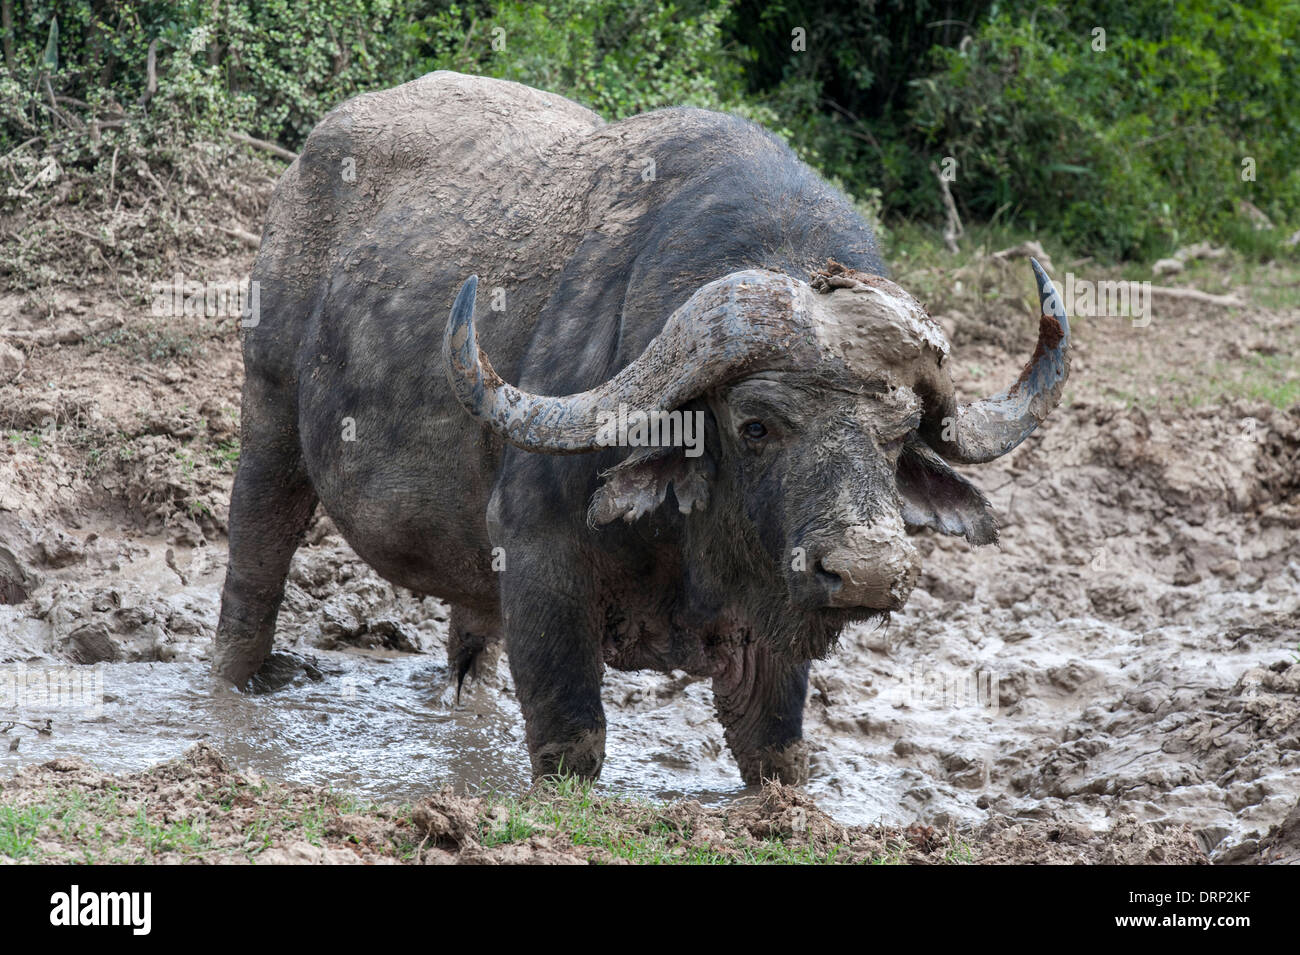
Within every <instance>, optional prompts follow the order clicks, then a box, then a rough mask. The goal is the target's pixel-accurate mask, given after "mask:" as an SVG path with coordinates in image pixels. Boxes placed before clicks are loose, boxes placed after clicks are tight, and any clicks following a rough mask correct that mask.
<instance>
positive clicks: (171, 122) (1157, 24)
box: [0, 0, 1300, 257]
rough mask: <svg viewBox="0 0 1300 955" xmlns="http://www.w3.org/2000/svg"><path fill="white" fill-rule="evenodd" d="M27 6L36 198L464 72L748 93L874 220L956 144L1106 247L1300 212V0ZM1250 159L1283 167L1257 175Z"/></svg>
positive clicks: (999, 216)
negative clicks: (366, 94)
mask: <svg viewBox="0 0 1300 955" xmlns="http://www.w3.org/2000/svg"><path fill="white" fill-rule="evenodd" d="M0 3H3V0H0ZM4 5H7V6H10V7H11V8H12V10H13V12H14V30H13V33H12V36H9V37H6V38H4V39H5V41H6V42H5V44H4V61H5V68H4V69H3V70H0V157H3V158H0V176H3V177H7V178H8V179H9V181H10V182H11V183H14V184H15V186H14V189H13V190H11V191H10V192H9V193H8V194H7V195H6V196H4V197H0V208H5V207H12V206H13V205H14V204H21V203H25V202H28V201H29V200H30V198H31V195H30V194H29V193H30V192H31V191H30V190H28V191H24V189H23V188H22V187H23V186H24V184H26V183H30V182H32V181H33V177H37V176H40V175H42V174H43V172H42V170H45V169H47V168H48V166H49V163H50V162H51V161H56V162H57V163H58V164H59V167H60V168H61V169H62V170H64V171H79V173H80V175H81V177H80V179H77V178H76V177H71V178H70V179H67V180H65V182H67V183H71V182H73V181H74V180H75V181H76V183H77V185H75V186H65V192H66V191H67V189H68V188H72V194H71V196H70V197H69V196H67V195H65V196H63V197H62V198H61V199H60V201H69V199H70V201H79V199H80V197H81V196H82V195H83V193H84V195H85V196H86V197H88V198H89V197H92V196H93V194H94V186H95V184H96V183H102V182H104V181H106V180H112V178H113V177H114V176H115V175H121V170H123V169H135V168H137V166H138V164H139V163H141V162H142V163H144V164H145V165H146V166H147V167H148V169H150V170H152V171H153V173H155V174H157V175H158V176H159V177H165V174H166V173H167V172H168V171H169V170H172V169H186V168H188V167H187V165H186V164H187V162H188V157H189V156H191V155H192V154H193V153H192V149H191V148H190V147H191V145H192V144H194V143H200V142H216V141H220V140H222V139H223V138H224V131H225V130H226V129H229V128H235V129H239V130H242V131H244V132H247V133H250V134H252V135H254V136H257V137H260V138H263V139H268V140H273V141H275V142H277V143H279V144H281V145H283V146H285V147H287V148H289V149H296V148H298V147H299V146H300V145H301V143H302V140H303V138H304V137H305V136H306V134H307V133H308V131H309V130H310V129H311V128H312V126H313V125H314V124H315V123H316V122H317V121H318V120H319V119H320V117H321V116H322V115H323V114H324V113H325V112H327V111H328V110H329V109H330V108H331V107H333V106H334V105H336V104H337V103H339V102H341V101H342V100H344V99H346V98H348V97H350V96H352V95H355V94H356V93H359V92H363V91H366V90H372V89H379V88H383V87H387V86H392V85H395V84H398V83H401V82H404V81H406V80H409V79H412V78H413V77H415V76H418V75H420V74H421V73H424V72H426V71H428V70H432V69H455V70H460V71H463V72H469V73H479V74H484V75H490V76H496V77H502V78H506V79H511V80H517V81H519V82H522V83H527V84H529V85H532V86H537V87H540V88H544V89H548V90H552V91H554V92H556V93H560V94H562V95H566V96H570V97H572V98H574V99H576V100H578V101H579V102H582V103H584V104H586V105H588V106H590V107H591V108H593V109H595V110H597V111H598V112H600V113H601V114H602V115H604V116H606V117H608V118H610V119H617V118H621V117H624V116H628V115H632V114H634V113H637V112H641V111H643V110H647V109H653V108H656V107H660V106H667V105H678V104H687V105H695V106H702V107H707V108H713V109H725V110H731V111H734V112H738V113H740V114H742V115H744V116H747V117H749V118H751V119H754V120H756V121H758V122H761V123H763V124H764V125H766V126H768V127H769V128H771V129H773V130H774V131H776V132H777V133H778V134H779V135H782V136H783V137H785V138H786V139H787V141H789V142H790V143H791V145H792V146H794V148H795V149H796V150H797V151H798V152H799V154H800V155H801V156H802V157H803V158H804V159H806V160H807V161H808V162H810V163H811V164H813V165H814V166H816V167H817V168H818V169H820V170H821V171H822V172H823V173H824V174H825V175H827V177H828V178H830V179H831V180H832V181H835V182H837V183H838V184H840V185H842V187H843V188H845V190H846V191H848V192H849V193H850V194H852V195H855V196H857V197H859V198H860V199H861V200H863V207H864V210H865V211H867V212H868V213H869V214H873V215H874V213H875V212H876V211H878V210H879V209H880V208H883V210H884V213H885V214H886V216H889V217H896V218H918V219H923V220H929V221H938V220H939V219H941V217H942V212H941V207H940V193H939V189H938V188H937V184H936V182H935V180H934V176H933V174H932V172H931V165H932V163H935V162H938V161H940V160H942V158H943V157H945V156H952V157H954V158H955V159H956V160H957V161H958V166H957V181H956V182H955V183H954V184H953V193H954V196H955V197H956V199H957V202H958V204H959V206H960V207H961V208H962V211H963V214H964V215H965V216H966V217H967V218H969V219H972V220H997V221H999V222H1001V223H1004V224H1008V225H1013V226H1015V227H1017V228H1020V229H1022V230H1043V231H1045V232H1049V233H1052V234H1053V235H1055V236H1057V237H1059V238H1060V239H1061V240H1062V241H1064V242H1066V243H1068V244H1069V245H1070V246H1071V247H1072V248H1074V249H1077V250H1079V251H1081V252H1088V253H1091V254H1094V255H1101V256H1106V257H1119V256H1150V255H1153V254H1157V253H1163V252H1166V251H1168V249H1169V248H1171V247H1173V246H1176V245H1177V244H1180V243H1182V242H1184V241H1189V240H1195V239H1200V238H1214V239H1218V240H1220V241H1227V242H1230V243H1232V244H1234V245H1236V246H1238V247H1240V248H1243V250H1245V249H1246V248H1247V247H1249V248H1250V249H1254V250H1256V251H1258V252H1259V254H1261V255H1262V254H1267V253H1266V252H1264V251H1259V250H1267V249H1275V248H1278V247H1279V243H1278V242H1276V241H1274V240H1275V239H1276V236H1266V237H1260V236H1255V235H1254V234H1253V230H1252V229H1251V228H1250V226H1249V224H1248V223H1247V222H1246V220H1245V219H1244V218H1243V216H1242V215H1241V212H1240V211H1239V210H1240V203H1241V202H1242V201H1245V202H1249V203H1251V204H1253V205H1254V206H1256V207H1258V208H1259V209H1261V210H1263V211H1264V212H1265V213H1266V214H1267V215H1268V216H1269V217H1270V218H1271V219H1272V220H1273V222H1275V223H1276V224H1277V225H1278V226H1279V227H1280V226H1289V227H1290V228H1291V229H1294V228H1295V227H1296V225H1298V224H1300V222H1298V221H1297V220H1300V164H1297V163H1296V162H1295V159H1294V157H1295V156H1296V155H1297V154H1300V113H1298V112H1297V110H1296V109H1295V104H1296V103H1297V102H1300V69H1297V66H1298V64H1297V62H1296V60H1297V57H1298V56H1300V2H1298V0H1249V2H1246V3H1231V2H1228V0H1185V2H1182V3H1179V4H1168V3H1165V2H1163V0H1135V2H1130V3H1120V2H1118V0H1084V2H1082V3H1074V4H1071V5H1069V6H1066V5H1064V4H1062V5H1054V4H1043V3H1039V2H1034V0H1013V2H1009V3H1008V2H993V0H943V2H931V0H918V2H916V3H913V4H894V3H891V4H885V3H875V2H872V3H866V4H863V3H861V2H860V0H812V2H808V0H804V2H796V0H673V2H670V3H665V4H660V3H658V2H654V0H622V2H620V0H544V2H524V0H465V2H461V3H450V2H445V0H444V2H439V0H317V2H312V3H301V2H296V0H295V2H290V0H178V2H153V0H12V2H11V3H4ZM56 20H57V30H56V28H55V23H56ZM1094 27H1102V28H1104V29H1105V30H1106V49H1105V50H1104V51H1101V50H1094V49H1093V48H1092V43H1093V35H1092V30H1093V28H1094ZM795 28H799V29H801V30H804V31H805V33H806V37H805V45H806V49H805V50H803V51H795V50H793V49H792V48H791V45H792V36H791V33H792V30H793V29H795ZM151 49H152V51H153V59H154V66H153V69H152V71H151V70H150V68H149V61H150V50H151ZM151 76H152V80H151ZM1247 157H1249V158H1250V159H1251V160H1253V162H1254V168H1255V176H1256V178H1255V181H1248V180H1243V178H1242V171H1243V170H1242V160H1243V159H1245V158H1247ZM78 190H81V191H78ZM14 192H17V193H19V195H17V196H15V195H14Z"/></svg>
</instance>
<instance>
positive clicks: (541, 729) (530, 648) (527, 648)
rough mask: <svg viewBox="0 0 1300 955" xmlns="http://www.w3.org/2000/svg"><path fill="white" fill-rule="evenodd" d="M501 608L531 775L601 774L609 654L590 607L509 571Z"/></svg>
mask: <svg viewBox="0 0 1300 955" xmlns="http://www.w3.org/2000/svg"><path fill="white" fill-rule="evenodd" d="M502 610H503V612H504V628H505V643H506V653H507V654H508V655H509V658H510V675H511V677H512V679H513V680H514V684H515V693H516V695H517V696H518V698H519V707H520V709H521V710H523V714H524V725H525V735H526V738H527V741H528V755H529V757H530V759H531V760H532V764H533V778H534V779H540V778H543V777H546V776H559V775H574V776H580V777H583V778H587V779H595V778H597V777H598V776H599V775H600V767H601V764H602V763H603V762H604V761H605V710H604V707H603V706H602V705H601V702H600V682H601V676H602V673H603V670H604V662H603V661H602V660H601V656H600V643H599V640H598V639H596V637H595V635H594V634H593V633H592V631H591V625H590V622H589V620H588V615H587V613H586V611H585V608H584V607H583V606H581V602H580V601H578V600H575V599H573V598H571V597H569V596H567V595H559V594H556V593H554V592H553V591H549V590H546V589H542V588H539V587H537V586H536V585H535V584H533V585H529V584H527V583H519V582H512V580H511V579H510V575H507V578H506V579H505V580H504V581H503V582H502Z"/></svg>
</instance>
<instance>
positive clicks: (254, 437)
mask: <svg viewBox="0 0 1300 955" xmlns="http://www.w3.org/2000/svg"><path fill="white" fill-rule="evenodd" d="M247 404H248V403H247V402H246V407H247ZM258 431H259V429H257V428H254V427H245V428H244V433H243V440H242V442H241V449H240V457H239V469H238V470H237V471H236V473H235V486H234V490H233V491H232V493H231V497H230V522H229V527H230V558H229V561H228V562H227V565H226V583H225V586H224V587H223V588H222V591H221V618H220V620H219V622H218V623H217V637H216V643H215V646H214V648H213V654H212V668H213V671H214V672H215V673H216V674H217V676H219V677H221V678H222V679H225V680H228V681H229V682H231V683H233V684H234V685H235V686H237V687H239V688H241V689H242V688H244V687H245V686H246V685H247V684H248V681H249V679H250V678H251V677H252V676H253V674H254V673H256V672H257V670H258V668H259V667H261V665H262V663H263V662H264V661H265V660H266V658H267V656H268V655H269V654H270V652H271V640H272V637H273V636H274V634H275V618H276V614H277V613H278V612H279V610H280V601H281V600H282V599H283V597H284V581H285V578H286V577H287V576H288V574H289V562H290V560H291V559H292V558H293V554H294V551H296V550H297V549H298V544H299V542H300V541H301V540H302V535H303V533H304V532H305V531H306V530H307V526H308V524H309V523H310V522H311V518H312V514H313V513H314V512H315V510H316V492H315V491H314V490H313V489H312V486H311V482H310V481H309V480H308V478H307V473H306V470H305V469H304V467H303V462H302V452H301V451H300V449H299V447H298V443H297V434H296V432H295V431H290V432H289V433H286V432H285V431H279V432H278V433H276V434H275V435H274V437H271V438H270V439H269V440H267V438H268V437H269V436H268V434H267V432H268V431H271V429H265V430H263V431H261V433H260V434H259V433H258Z"/></svg>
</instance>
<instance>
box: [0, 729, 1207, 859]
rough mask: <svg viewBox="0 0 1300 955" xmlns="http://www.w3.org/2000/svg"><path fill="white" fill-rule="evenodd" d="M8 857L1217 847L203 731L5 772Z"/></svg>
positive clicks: (1, 806) (1183, 839) (594, 855)
mask: <svg viewBox="0 0 1300 955" xmlns="http://www.w3.org/2000/svg"><path fill="white" fill-rule="evenodd" d="M0 812H3V813H4V814H5V817H6V830H7V831H6V833H5V838H4V839H3V840H0V861H13V862H40V863H59V862H154V863H217V864H226V863H250V862H251V863H257V864H284V863H292V864H320V865H349V864H391V863H413V864H423V865H501V864H545V865H557V864H558V865H570V864H577V865H581V864H593V863H594V864H610V863H657V864H662V863H688V864H689V863H710V864H717V863H727V862H737V863H756V862H757V863H763V862H770V863H792V862H796V863H797V862H804V863H807V862H821V863H826V862H830V863H836V864H862V863H875V864H879V863H886V864H920V865H936V864H937V865H942V864H962V863H972V862H1015V863H1080V862H1087V863H1176V864H1197V863H1203V862H1205V861H1206V860H1205V856H1204V854H1203V853H1202V852H1201V850H1200V848H1199V847H1198V845H1197V843H1196V840H1195V839H1194V837H1193V836H1192V835H1191V834H1190V833H1189V832H1187V831H1186V830H1185V829H1159V828H1157V827H1153V826H1150V825H1145V824H1141V823H1136V822H1133V821H1131V820H1124V821H1121V822H1120V823H1118V824H1117V825H1116V826H1115V827H1114V828H1113V829H1112V830H1110V831H1107V832H1101V833H1097V832H1092V831H1090V830H1088V829H1087V828H1086V827H1082V826H1074V827H1052V826H1044V825H1041V824H1038V825H1029V826H1018V825H1013V824H1011V823H1009V822H1008V821H1006V820H998V821H995V822H993V823H990V824H988V825H986V826H984V827H983V828H982V829H981V830H979V831H962V830H959V829H957V828H949V829H947V830H939V829H936V828H934V827H930V826H921V825H913V826H909V827H906V828H898V827H886V826H879V825H876V826H845V825H843V824H841V823H839V822H837V821H835V820H834V819H833V818H831V817H830V816H829V815H827V814H826V813H825V812H823V811H821V810H820V809H819V808H818V807H817V805H816V804H815V803H814V802H813V801H812V799H811V798H810V797H808V796H807V795H806V794H805V793H803V792H800V791H799V790H796V789H791V788H788V787H785V786H782V785H780V784H779V783H778V784H772V785H769V786H765V787H764V788H763V789H762V791H761V792H757V793H755V794H753V795H751V796H748V797H745V798H742V799H739V800H737V801H735V802H733V803H732V804H731V805H729V806H728V807H726V808H724V809H710V808H706V807H704V806H702V805H701V804H700V803H699V802H698V801H695V800H682V801H678V802H674V803H671V804H658V805H651V804H647V803H643V802H639V801H633V800H627V799H614V798H600V797H596V798H592V797H591V796H590V794H589V793H587V791H586V790H584V789H582V788H581V787H574V786H571V785H568V784H564V785H560V786H558V787H546V786H543V787H538V788H536V789H534V790H532V791H531V792H530V793H528V794H527V795H525V796H524V797H522V798H518V799H516V798H502V797H499V796H467V795H458V794H456V793H455V792H454V791H453V790H452V789H451V788H450V787H445V788H443V789H442V790H441V791H439V792H437V793H434V794H433V795H429V796H425V797H423V798H421V799H419V800H417V801H415V802H413V803H411V804H406V805H402V806H392V805H382V804H375V803H366V802H361V801H358V800H355V799H352V798H350V797H348V796H345V795H340V794H339V793H338V792H336V791H332V790H324V789H321V788H320V787H314V786H302V785H292V784H287V785H286V784H280V783H275V782H272V781H269V780H267V779H264V778H262V777H261V776H259V775H258V774H256V773H253V772H249V771H246V770H245V771H240V770H238V769H237V768H235V767H234V766H233V765H232V764H231V763H230V762H229V761H228V760H226V759H225V758H223V757H222V756H221V754H219V753H218V752H217V751H215V750H214V749H212V748H211V747H208V746H206V745H203V744H200V745H197V746H194V747H192V748H191V749H189V750H187V751H186V752H185V753H184V754H183V755H182V756H181V757H179V758H177V759H175V760H172V761H169V762H167V763H164V764H162V765H160V766H156V767H153V768H151V769H149V770H147V771H145V772H140V773H132V774H127V775H119V776H114V775H109V774H106V773H104V772H103V771H101V770H99V769H97V768H95V767H94V766H92V765H91V764H89V763H87V762H85V761H83V760H79V759H71V758H69V759H58V760H52V761H50V762H47V763H44V764H42V765H39V766H31V767H27V768H25V769H23V770H21V771H19V772H18V773H17V774H16V775H15V776H14V777H13V778H11V779H8V780H5V781H4V783H3V784H2V785H0Z"/></svg>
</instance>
